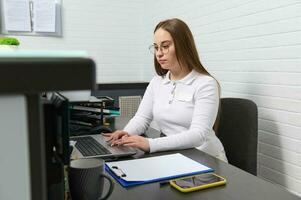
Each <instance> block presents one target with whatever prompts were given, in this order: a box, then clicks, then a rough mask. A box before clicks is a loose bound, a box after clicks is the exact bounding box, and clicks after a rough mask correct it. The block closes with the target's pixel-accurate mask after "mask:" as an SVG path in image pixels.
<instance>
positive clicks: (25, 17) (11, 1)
mask: <svg viewBox="0 0 301 200" xmlns="http://www.w3.org/2000/svg"><path fill="white" fill-rule="evenodd" d="M3 12H4V20H5V29H6V30H7V31H28V32H30V31H31V23H30V7H29V0H4V2H3Z"/></svg>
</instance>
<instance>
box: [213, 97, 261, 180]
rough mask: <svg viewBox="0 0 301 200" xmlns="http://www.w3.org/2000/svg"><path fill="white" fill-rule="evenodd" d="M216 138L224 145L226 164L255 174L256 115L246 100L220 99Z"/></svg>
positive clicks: (253, 108) (254, 109) (252, 105)
mask: <svg viewBox="0 0 301 200" xmlns="http://www.w3.org/2000/svg"><path fill="white" fill-rule="evenodd" d="M217 130H218V131H217V137H218V138H219V139H220V140H221V142H222V143H223V145H224V148H225V152H226V155H227V158H228V162H229V163H230V164H232V165H234V166H236V167H238V168H240V169H242V170H245V171H247V172H249V173H251V174H253V175H256V174H257V143H258V141H257V139H258V113H257V106H256V104H255V103H254V102H253V101H251V100H248V99H239V98H222V99H221V104H220V113H219V124H218V128H217Z"/></svg>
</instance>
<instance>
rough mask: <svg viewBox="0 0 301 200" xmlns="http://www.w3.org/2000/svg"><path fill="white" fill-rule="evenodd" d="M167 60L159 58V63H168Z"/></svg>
mask: <svg viewBox="0 0 301 200" xmlns="http://www.w3.org/2000/svg"><path fill="white" fill-rule="evenodd" d="M166 62H167V60H159V63H160V64H164V63H166Z"/></svg>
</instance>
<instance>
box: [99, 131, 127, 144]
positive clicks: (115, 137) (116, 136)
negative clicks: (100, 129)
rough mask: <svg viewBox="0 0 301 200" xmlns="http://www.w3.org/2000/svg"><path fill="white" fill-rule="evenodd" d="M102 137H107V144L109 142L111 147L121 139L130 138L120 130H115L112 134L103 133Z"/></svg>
mask: <svg viewBox="0 0 301 200" xmlns="http://www.w3.org/2000/svg"><path fill="white" fill-rule="evenodd" d="M102 135H103V136H105V137H108V139H107V142H110V143H111V146H113V145H115V144H116V143H117V142H118V141H119V140H121V139H122V138H123V137H129V136H130V135H129V133H128V132H126V131H122V130H117V131H115V132H113V133H103V134H102Z"/></svg>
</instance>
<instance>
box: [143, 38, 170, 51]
mask: <svg viewBox="0 0 301 200" xmlns="http://www.w3.org/2000/svg"><path fill="white" fill-rule="evenodd" d="M170 45H171V42H169V41H166V42H163V43H162V44H161V45H159V46H158V45H156V44H153V45H150V46H149V47H148V49H149V51H150V52H151V53H152V54H156V53H157V52H158V51H159V50H160V51H161V52H162V53H163V54H167V53H168V52H169V47H170Z"/></svg>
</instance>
